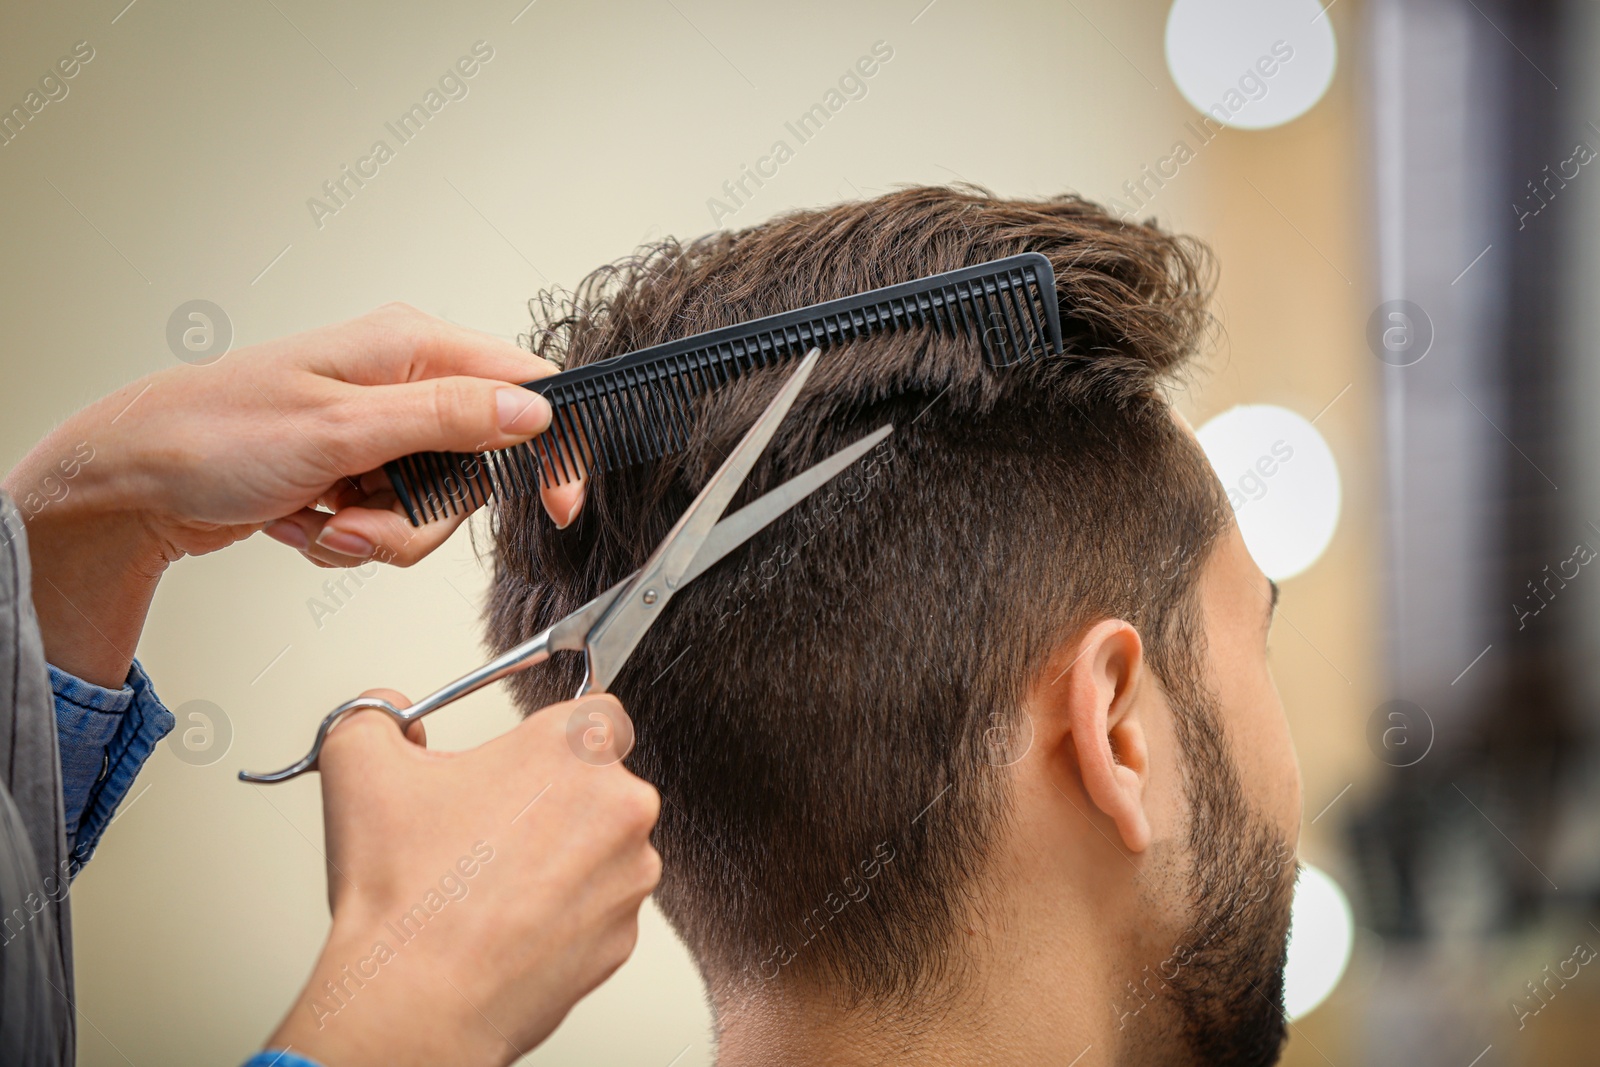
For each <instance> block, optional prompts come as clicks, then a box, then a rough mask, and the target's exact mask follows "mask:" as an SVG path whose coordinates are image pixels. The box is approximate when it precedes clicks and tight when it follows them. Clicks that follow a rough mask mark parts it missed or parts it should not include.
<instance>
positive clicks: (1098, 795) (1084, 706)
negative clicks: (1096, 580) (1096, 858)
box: [1042, 619, 1151, 852]
mask: <svg viewBox="0 0 1600 1067" xmlns="http://www.w3.org/2000/svg"><path fill="white" fill-rule="evenodd" d="M1070 652H1071V656H1072V659H1071V661H1070V663H1069V664H1068V666H1067V667H1066V669H1065V670H1064V671H1062V673H1061V675H1060V677H1059V678H1057V680H1056V681H1055V683H1054V684H1053V685H1051V686H1050V691H1049V692H1048V693H1047V694H1042V697H1043V699H1044V701H1046V702H1047V703H1048V704H1049V705H1050V706H1051V707H1052V710H1053V711H1054V713H1055V714H1056V715H1057V716H1059V717H1060V719H1061V721H1062V725H1063V726H1064V729H1065V732H1066V733H1069V734H1070V735H1071V744H1069V745H1065V746H1063V749H1064V751H1066V752H1068V753H1070V754H1071V755H1070V758H1069V763H1071V764H1073V766H1072V767H1071V768H1070V769H1071V770H1074V771H1076V773H1077V775H1078V776H1079V778H1080V780H1081V782H1082V788H1083V790H1084V792H1085V793H1086V794H1088V797H1089V800H1090V801H1091V802H1092V803H1093V804H1094V806H1095V807H1096V808H1098V809H1099V810H1100V811H1101V813H1103V814H1104V815H1105V816H1106V817H1108V818H1109V819H1111V821H1112V822H1113V823H1115V825H1116V828H1117V833H1118V835H1119V836H1120V837H1121V840H1122V845H1123V847H1124V848H1126V849H1127V850H1128V851H1129V852H1143V851H1144V850H1145V849H1147V848H1149V847H1150V838H1151V832H1150V818H1149V815H1148V813H1147V811H1146V810H1145V795H1146V786H1147V785H1148V783H1149V778H1150V749H1149V744H1148V739H1147V737H1146V733H1145V722H1144V709H1143V706H1142V705H1143V701H1144V698H1145V692H1146V690H1147V689H1148V683H1147V668H1146V666H1145V662H1144V645H1143V642H1142V641H1141V640H1140V638H1139V631H1137V630H1135V629H1134V628H1133V626H1132V625H1130V624H1129V623H1126V622H1124V621H1122V620H1121V619H1107V620H1105V621H1103V622H1100V623H1096V624H1095V625H1094V626H1092V627H1090V628H1089V630H1088V631H1087V632H1085V633H1084V635H1083V637H1082V639H1081V640H1080V641H1079V642H1077V643H1075V645H1074V646H1073V647H1072V649H1071V650H1070Z"/></svg>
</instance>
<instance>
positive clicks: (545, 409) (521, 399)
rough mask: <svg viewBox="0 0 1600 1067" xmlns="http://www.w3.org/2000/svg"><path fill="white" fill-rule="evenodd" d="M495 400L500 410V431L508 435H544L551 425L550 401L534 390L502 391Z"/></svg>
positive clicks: (497, 393) (496, 394)
mask: <svg viewBox="0 0 1600 1067" xmlns="http://www.w3.org/2000/svg"><path fill="white" fill-rule="evenodd" d="M494 400H495V404H496V405H497V406H498V407H499V409H500V429H501V430H503V431H504V432H506V433H514V434H536V433H543V432H544V431H545V429H546V428H547V427H548V426H549V425H550V401H548V400H546V399H545V398H544V397H542V396H540V395H539V394H538V393H536V392H534V391H533V390H532V389H501V390H499V391H497V392H496V393H495V397H494Z"/></svg>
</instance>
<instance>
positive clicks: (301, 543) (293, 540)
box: [261, 519, 311, 552]
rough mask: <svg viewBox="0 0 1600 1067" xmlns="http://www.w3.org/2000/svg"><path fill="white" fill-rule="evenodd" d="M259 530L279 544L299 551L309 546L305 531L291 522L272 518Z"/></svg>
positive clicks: (309, 542)
mask: <svg viewBox="0 0 1600 1067" xmlns="http://www.w3.org/2000/svg"><path fill="white" fill-rule="evenodd" d="M261 532H262V533H264V534H266V535H267V536H268V537H270V538H272V539H273V540H274V541H276V542H278V543H279V544H283V545H288V546H289V547H290V548H293V549H296V550H298V551H301V552H304V551H305V550H306V549H308V548H310V547H311V541H310V539H309V538H307V537H306V532H305V531H304V530H302V529H300V527H298V526H296V525H295V524H294V523H292V522H285V521H284V520H282V519H274V520H272V521H271V522H269V523H267V524H266V525H265V526H263V527H262V528H261Z"/></svg>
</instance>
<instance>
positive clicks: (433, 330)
mask: <svg viewBox="0 0 1600 1067" xmlns="http://www.w3.org/2000/svg"><path fill="white" fill-rule="evenodd" d="M343 329H344V331H345V333H346V335H347V336H348V337H349V341H348V342H347V343H346V344H345V345H343V346H341V347H340V349H339V350H338V351H337V354H331V355H329V356H328V357H326V358H325V360H324V361H323V362H322V364H321V365H319V366H318V367H317V368H316V369H317V370H319V371H320V372H321V373H323V374H326V375H327V376H328V377H330V378H337V379H339V380H341V381H346V382H350V383H352V384H355V385H388V384H392V383H395V382H415V381H422V380H423V379H426V378H440V377H446V376H453V375H470V376H472V377H478V378H494V379H498V380H499V381H502V382H525V381H531V380H532V379H534V378H542V377H544V376H546V375H548V374H552V373H554V372H555V369H556V368H555V367H554V366H553V365H552V364H550V363H549V362H548V361H546V360H543V359H540V358H539V357H538V356H535V355H534V354H532V353H531V352H527V351H524V350H523V349H521V348H519V347H518V346H516V345H514V344H512V343H511V342H510V341H506V340H502V339H501V338H498V337H493V336H491V335H489V334H486V333H482V332H481V331H478V330H474V329H470V328H468V327H465V326H458V325H456V324H455V323H451V322H446V321H444V320H443V319H438V318H434V317H433V316H431V315H427V314H424V313H423V312H421V311H418V310H417V309H416V308H414V307H410V306H409V305H406V304H399V303H396V304H387V305H385V306H383V307H381V308H377V309H376V310H374V311H371V312H368V313H367V314H366V315H363V316H361V317H360V318H358V319H354V320H352V321H350V322H348V323H345V324H344V326H343Z"/></svg>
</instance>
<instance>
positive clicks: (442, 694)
mask: <svg viewBox="0 0 1600 1067" xmlns="http://www.w3.org/2000/svg"><path fill="white" fill-rule="evenodd" d="M552 632H553V628H552V629H550V630H545V631H544V632H542V633H539V634H535V635H534V636H533V637H531V638H529V639H528V640H526V641H524V642H523V643H522V644H520V645H518V646H517V647H516V648H513V649H512V650H511V651H509V652H507V653H505V654H504V655H502V656H498V657H496V658H495V659H492V660H490V661H489V662H488V663H486V664H484V665H483V666H482V667H479V668H478V669H477V670H475V671H473V672H472V673H471V674H464V675H462V676H461V677H460V678H457V679H456V680H455V681H453V682H451V683H450V684H449V685H447V686H445V687H444V688H443V689H440V690H438V691H437V692H434V693H429V694H428V695H427V696H425V697H423V698H422V699H421V700H419V701H417V702H416V703H415V704H413V705H411V706H410V707H409V708H397V707H395V706H394V705H393V704H391V703H389V702H388V701H387V700H384V699H382V698H381V697H356V698H355V699H354V700H347V701H345V702H344V703H343V704H340V705H339V706H338V707H336V708H334V709H333V710H332V711H330V712H328V714H327V715H326V716H325V717H324V718H323V720H322V725H321V726H318V727H317V737H316V740H315V741H313V742H312V743H311V751H310V752H307V753H306V754H305V756H304V757H302V758H301V760H300V762H298V763H294V764H291V765H290V766H288V767H285V768H284V769H283V770H281V771H272V772H271V773H268V774H256V773H254V772H253V771H240V772H239V780H240V781H242V782H256V783H258V784H262V785H269V784H271V783H273V782H287V781H288V780H289V779H291V778H298V777H299V776H300V775H302V774H304V773H306V772H307V771H311V770H316V767H317V760H318V758H319V757H321V755H322V742H324V741H325V740H327V738H328V733H329V732H330V731H331V730H332V729H333V728H334V727H335V726H337V725H338V724H339V720H341V719H343V718H344V717H345V716H346V715H349V714H350V713H351V712H353V711H363V710H366V709H372V710H374V711H382V712H385V713H387V714H388V716H389V718H391V719H393V720H394V721H395V725H397V726H399V727H400V730H401V732H402V733H404V732H405V728H406V727H407V726H409V725H410V724H411V723H414V722H416V721H417V720H418V719H420V718H422V717H423V716H424V715H427V714H428V713H430V712H434V711H438V710H439V709H440V708H442V707H444V706H445V705H446V704H450V703H453V702H454V701H457V700H460V699H461V698H462V697H464V696H466V695H467V694H468V693H471V692H474V691H476V690H479V689H482V688H483V687H484V686H486V685H488V684H489V683H490V682H496V681H499V680H500V679H501V678H504V677H505V676H506V675H508V674H515V673H517V672H518V671H521V670H526V669H527V668H529V667H532V666H534V665H535V664H539V663H543V662H544V661H545V660H547V659H549V658H550V648H551V634H552Z"/></svg>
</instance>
